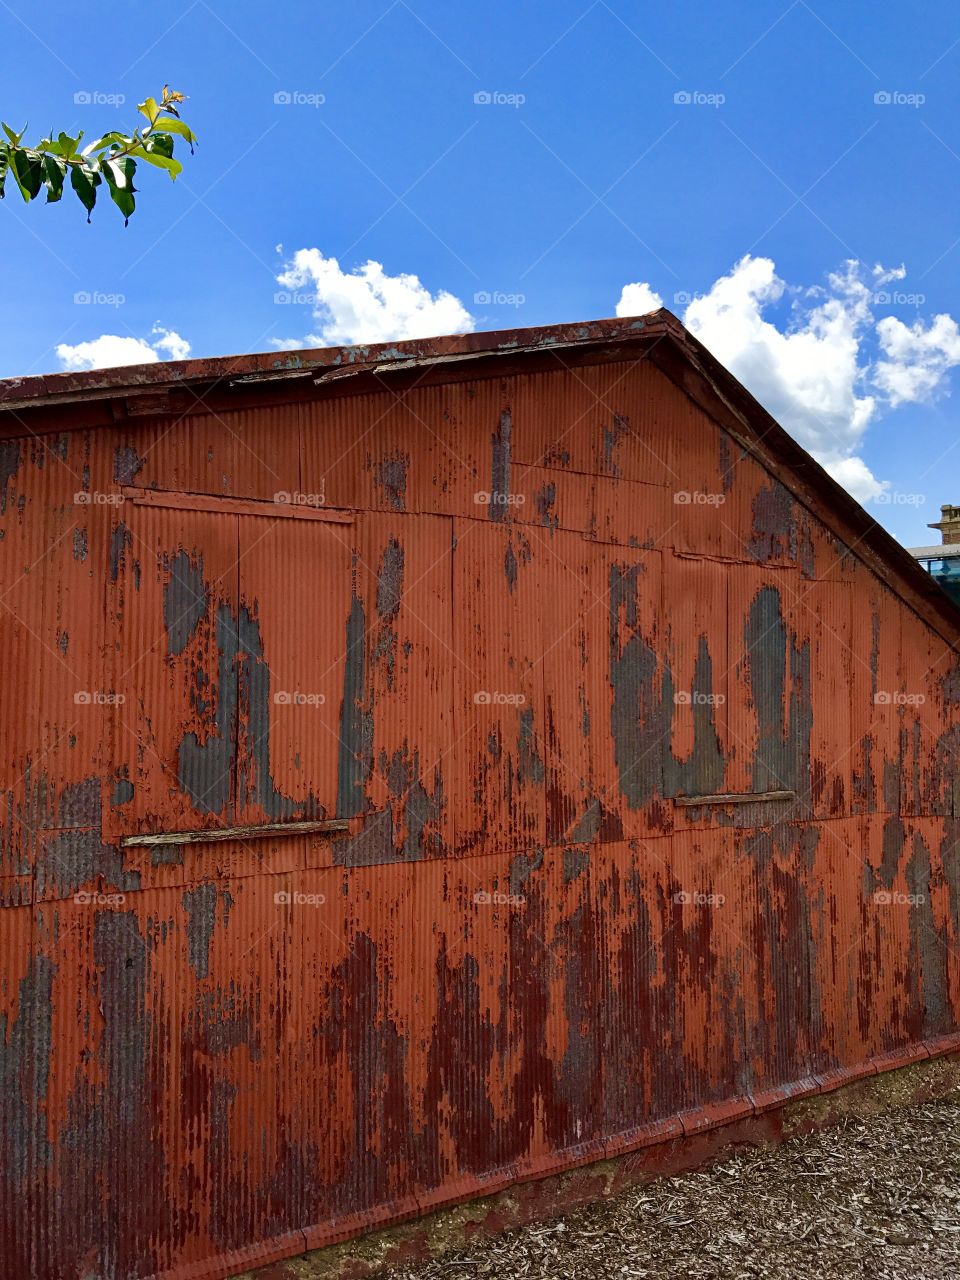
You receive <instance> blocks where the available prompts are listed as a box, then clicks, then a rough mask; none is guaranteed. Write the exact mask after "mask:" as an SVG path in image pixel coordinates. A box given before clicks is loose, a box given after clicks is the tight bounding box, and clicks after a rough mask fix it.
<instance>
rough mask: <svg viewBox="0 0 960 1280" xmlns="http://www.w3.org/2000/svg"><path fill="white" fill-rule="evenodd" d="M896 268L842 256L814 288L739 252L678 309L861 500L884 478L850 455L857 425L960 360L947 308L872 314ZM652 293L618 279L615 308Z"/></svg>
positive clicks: (913, 398)
mask: <svg viewBox="0 0 960 1280" xmlns="http://www.w3.org/2000/svg"><path fill="white" fill-rule="evenodd" d="M905 275H906V270H905V268H904V267H903V266H898V267H892V268H887V267H883V266H880V265H877V266H874V267H872V268H869V269H868V268H866V267H864V266H863V264H862V263H859V262H856V261H850V262H847V263H845V264H844V266H843V268H842V269H841V270H839V271H835V272H833V273H831V274H830V275H829V276H828V277H827V282H826V285H825V286H817V287H814V288H806V289H800V288H796V287H792V288H791V287H789V286H788V285H787V283H786V282H785V281H784V280H782V279H781V278H780V277H779V276H778V275H777V271H776V266H775V264H774V262H773V261H772V260H771V259H770V258H754V257H751V256H750V255H749V254H748V255H747V256H746V257H744V258H741V260H740V261H739V262H737V263H736V264H735V266H734V267H733V268H732V269H731V271H730V272H728V274H727V275H725V276H721V277H720V279H719V280H716V281H715V282H714V284H713V285H712V286H711V287H710V289H709V290H708V291H707V292H706V293H705V294H703V295H701V296H698V297H695V298H693V299H692V300H691V301H690V302H689V303H688V305H687V307H686V311H685V313H684V316H683V319H684V323H685V324H686V325H687V327H688V328H689V329H690V330H691V332H693V333H695V334H696V335H697V337H699V338H700V340H701V341H702V342H703V343H704V344H705V345H706V346H707V347H709V348H710V350H711V351H712V352H713V354H714V355H715V356H716V357H717V358H718V359H719V360H720V361H721V362H722V363H723V364H725V365H726V366H727V368H728V369H730V370H731V372H732V373H734V374H735V375H736V376H737V377H738V378H739V379H740V381H741V382H742V383H743V384H744V385H745V386H746V387H747V388H748V389H749V390H750V391H751V392H753V394H754V395H755V396H756V397H757V399H758V400H759V401H760V402H761V403H762V404H763V405H764V406H765V407H766V408H767V409H768V410H769V411H770V413H772V414H773V416H774V417H775V418H776V419H777V420H778V421H779V422H781V423H782V424H783V426H784V427H786V428H787V430H788V431H790V432H791V433H792V434H793V435H794V436H795V437H796V438H797V439H798V440H799V441H800V443H801V444H803V445H804V447H805V448H807V449H809V450H810V452H811V453H812V454H813V455H814V457H815V458H816V459H817V460H818V461H819V462H820V463H821V464H822V465H823V466H824V467H825V468H826V469H827V470H828V471H829V472H830V473H831V475H833V476H834V478H835V479H836V480H838V481H839V483H841V484H843V485H844V486H845V487H846V488H847V489H849V491H850V492H851V493H852V494H853V495H854V497H856V498H858V499H859V500H860V501H862V502H866V501H869V500H870V499H872V498H877V497H879V495H880V494H881V493H882V492H883V491H884V490H885V489H887V488H888V487H889V484H888V482H886V481H883V480H878V479H877V478H876V477H875V476H874V475H873V474H872V472H871V471H870V468H869V467H868V466H867V464H866V463H865V462H864V461H863V459H862V458H861V457H860V456H858V455H859V450H860V447H861V445H862V442H863V436H864V433H865V431H866V430H867V427H868V426H869V425H870V423H871V422H873V421H874V420H875V418H876V417H877V415H878V413H879V412H881V411H882V410H883V409H884V408H895V407H897V406H898V405H901V404H904V403H908V402H912V403H916V402H920V401H924V400H929V399H930V398H931V397H932V396H933V395H934V394H936V393H937V392H938V391H940V390H942V389H943V388H944V386H945V383H946V375H947V373H948V372H949V370H950V369H952V368H953V367H954V366H955V365H957V364H960V330H958V328H957V325H956V323H955V321H954V320H952V319H951V317H950V316H947V315H939V316H936V317H935V318H934V319H933V320H932V321H931V322H930V324H929V325H925V324H924V322H923V321H922V320H917V321H916V322H915V323H914V324H912V325H906V324H904V323H903V322H902V321H901V320H899V319H897V318H896V317H895V316H885V317H883V318H882V319H880V320H879V321H876V320H875V315H874V309H875V307H876V306H878V305H880V304H881V303H886V302H888V301H889V300H890V295H889V294H888V293H886V292H884V291H883V290H882V288H881V287H882V286H883V285H885V284H889V283H890V282H891V281H896V280H902V279H904V277H905ZM656 298H657V295H656V294H655V293H654V292H653V290H652V289H651V287H650V286H649V285H648V284H645V283H636V284H628V285H627V286H625V288H624V290H623V293H622V295H621V298H620V305H619V306H618V308H617V314H618V315H626V314H631V313H635V312H636V311H637V310H639V309H640V308H639V307H638V306H637V303H638V302H648V301H650V300H651V299H656ZM784 309H786V314H784ZM771 313H774V314H773V316H772V318H771ZM878 357H879V358H878Z"/></svg>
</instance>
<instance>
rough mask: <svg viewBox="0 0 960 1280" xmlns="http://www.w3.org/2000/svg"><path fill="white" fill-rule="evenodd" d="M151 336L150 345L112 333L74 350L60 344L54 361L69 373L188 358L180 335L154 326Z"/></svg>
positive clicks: (188, 351) (76, 346)
mask: <svg viewBox="0 0 960 1280" xmlns="http://www.w3.org/2000/svg"><path fill="white" fill-rule="evenodd" d="M152 332H153V334H157V335H159V336H158V337H157V339H156V341H154V342H153V343H150V342H148V341H147V340H146V338H131V337H121V336H120V335H118V334H115V333H103V334H101V335H100V337H99V338H92V339H91V340H90V341H89V342H78V343H76V345H74V346H71V345H70V344H69V343H66V342H61V343H59V344H58V345H57V359H58V360H59V361H60V363H61V365H62V366H63V368H64V369H66V370H68V371H69V372H77V371H80V370H83V369H116V368H119V367H120V366H121V365H129V364H156V363H157V361H158V360H160V359H171V360H186V358H187V356H188V355H189V354H190V343H189V342H187V341H186V339H185V338H181V337H180V335H179V333H176V332H175V331H174V330H173V329H164V328H162V327H161V326H160V325H154V327H153V331H152Z"/></svg>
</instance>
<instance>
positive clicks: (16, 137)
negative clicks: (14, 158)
mask: <svg viewBox="0 0 960 1280" xmlns="http://www.w3.org/2000/svg"><path fill="white" fill-rule="evenodd" d="M0 129H3V132H4V133H5V134H6V135H7V137H8V138H9V139H10V142H11V143H12V144H13V146H15V147H19V145H20V139H21V138H22V137H23V135H24V134H25V133H26V132H27V126H26V125H24V126H23V128H22V129H21V130H20V132H19V133H14V132H13V130H12V129H11V128H10V126H9V125H8V124H4V123H3V121H2V120H0Z"/></svg>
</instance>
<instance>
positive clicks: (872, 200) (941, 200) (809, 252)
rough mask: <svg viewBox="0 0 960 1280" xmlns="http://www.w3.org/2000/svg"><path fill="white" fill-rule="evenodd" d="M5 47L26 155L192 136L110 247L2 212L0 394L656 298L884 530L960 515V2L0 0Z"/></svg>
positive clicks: (18, 210)
mask: <svg viewBox="0 0 960 1280" xmlns="http://www.w3.org/2000/svg"><path fill="white" fill-rule="evenodd" d="M0 32H2V35H3V39H4V47H5V48H6V49H7V57H6V59H5V75H4V84H3V91H2V95H0V113H2V116H3V118H4V119H6V120H7V121H8V122H9V123H11V124H15V125H17V126H19V125H21V124H22V123H23V121H24V120H28V121H29V122H30V133H31V135H34V134H39V133H40V132H41V131H46V129H47V128H48V127H50V126H51V125H54V126H55V127H56V128H61V127H68V128H69V127H74V126H75V127H81V128H84V129H85V130H86V131H87V136H88V137H89V138H92V137H94V136H96V135H97V134H99V133H101V132H103V131H105V129H107V128H110V127H119V126H126V125H128V124H130V123H132V121H133V119H134V117H135V114H136V103H137V101H138V100H140V99H141V98H142V97H143V96H145V95H146V94H148V93H154V94H155V93H157V91H158V90H159V88H160V86H161V85H162V84H163V83H164V82H169V83H170V84H171V85H173V86H174V87H175V88H177V89H180V90H182V91H183V92H185V93H187V94H188V95H189V100H188V103H187V105H186V108H185V112H184V114H185V118H186V119H187V120H188V122H189V123H190V124H191V126H192V127H193V128H194V130H195V131H196V132H197V134H198V135H199V136H200V139H201V145H200V148H199V149H198V152H197V155H196V156H195V157H194V158H192V159H191V158H189V157H187V160H186V167H185V172H184V174H183V176H182V178H181V179H180V180H179V181H178V182H177V183H176V184H171V183H170V182H169V181H168V180H167V179H166V178H165V177H164V175H162V174H161V173H159V172H155V171H152V170H151V171H148V172H146V173H141V174H140V181H139V185H140V187H141V191H142V194H141V198H140V205H139V208H138V210H137V213H136V214H135V216H134V218H133V219H132V221H131V223H130V225H129V227H128V228H126V229H124V228H123V224H122V219H121V218H120V216H119V214H118V213H117V211H116V210H115V209H114V208H113V207H112V206H111V205H110V204H109V203H105V204H104V205H103V206H102V207H100V208H98V209H97V210H96V212H95V214H94V218H93V223H92V225H91V226H87V225H86V223H85V221H84V216H83V212H82V210H81V208H80V206H79V204H78V203H77V202H76V201H73V200H70V201H67V200H65V201H64V204H63V205H62V206H60V207H53V208H49V209H47V208H44V207H43V206H42V205H40V204H39V203H38V204H37V205H35V206H29V207H28V206H24V205H23V204H22V202H21V201H20V199H19V196H18V195H17V194H16V192H11V193H8V196H7V199H6V200H5V201H4V202H3V205H2V206H0V216H2V218H3V223H2V227H3V231H2V234H3V243H4V249H5V252H4V267H5V272H4V274H5V287H4V289H3V293H2V295H0V308H2V320H3V333H4V336H5V343H4V356H3V361H2V367H0V372H2V373H3V374H4V375H12V374H27V373H39V372H44V371H50V370H55V369H59V368H62V367H64V366H65V364H70V363H71V362H72V363H73V365H74V366H75V367H80V366H81V365H83V364H84V363H89V362H90V361H91V360H94V359H100V360H101V361H102V360H103V358H104V352H110V351H116V350H119V348H117V347H116V344H115V343H114V344H113V345H112V346H111V345H110V344H106V345H105V346H103V347H102V348H99V349H96V348H95V349H93V354H90V350H91V349H88V348H86V347H84V346H83V345H82V344H86V343H92V342H94V341H95V340H96V339H98V338H101V337H102V336H103V335H107V336H109V337H111V338H113V339H116V338H126V339H129V340H130V342H135V343H136V344H138V345H137V346H136V347H135V348H130V347H129V346H128V348H127V351H128V356H126V357H125V358H129V351H131V350H133V351H134V353H136V352H138V351H139V352H141V353H145V355H146V358H157V357H158V356H159V357H164V358H165V357H169V356H170V355H178V354H183V352H184V351H185V349H186V346H187V345H189V348H190V352H191V354H193V355H198V356H199V355H215V354H227V353H233V352H239V351H252V350H264V349H268V348H269V347H271V346H272V345H278V344H285V345H291V344H294V343H296V344H304V343H306V342H308V341H313V342H322V341H326V340H329V336H330V335H331V334H337V335H342V334H348V335H349V336H354V337H356V338H358V339H362V338H364V337H376V336H378V335H379V333H380V332H381V331H385V330H391V331H393V330H392V329H391V326H394V328H397V326H399V328H397V332H398V333H399V334H400V336H402V335H403V334H404V333H414V332H416V331H417V326H418V325H419V326H421V327H422V326H423V325H427V326H428V331H429V325H430V324H431V322H433V323H436V324H439V323H440V322H441V321H443V322H446V327H447V328H453V327H469V326H471V325H472V326H473V327H476V328H497V327H514V326H518V325H533V324H541V323H552V322H558V321H564V320H576V319H584V318H592V317H597V316H605V315H612V314H614V313H615V312H616V310H617V307H618V304H619V303H620V300H621V294H622V292H623V289H624V287H625V286H627V285H630V284H642V285H646V286H648V291H647V292H646V293H644V292H639V293H635V294H634V297H638V298H640V300H641V301H642V300H643V299H644V298H646V297H649V296H652V295H653V294H656V295H657V297H659V298H661V299H662V300H663V301H664V303H665V305H667V306H669V307H670V308H671V309H672V310H674V311H676V312H677V313H678V314H680V315H681V316H684V315H685V314H686V308H687V306H688V305H689V302H688V299H690V298H694V299H696V298H697V296H698V295H700V301H699V303H695V304H694V308H693V310H692V311H691V312H690V314H689V315H688V316H687V319H688V323H691V325H692V326H699V328H698V332H699V333H700V335H701V337H702V338H703V340H704V341H706V342H707V344H708V345H709V346H712V347H713V348H714V349H715V350H717V353H718V354H719V355H721V358H724V359H725V360H726V361H727V362H728V363H729V364H730V365H731V367H733V368H734V371H735V372H737V373H738V374H739V376H741V377H742V378H743V379H744V380H745V381H747V382H748V385H751V389H753V390H754V391H755V392H756V393H757V394H759V395H760V398H761V399H763V400H764V401H765V402H766V403H767V404H768V407H770V408H771V410H772V411H773V412H775V413H776V414H777V415H778V416H779V417H780V418H781V420H782V421H783V422H784V425H786V426H787V427H788V428H789V429H791V430H793V431H794V433H795V434H796V435H797V436H798V438H800V439H801V441H802V442H803V443H804V444H806V445H808V447H811V446H812V447H815V448H817V449H818V456H820V457H821V458H822V459H824V460H825V461H826V462H827V463H828V465H830V466H831V468H832V469H834V471H835V474H838V475H839V476H840V477H841V478H843V479H844V480H845V481H846V482H848V483H849V485H850V487H851V490H852V491H854V492H855V493H857V494H858V495H859V496H861V497H862V498H864V499H867V505H868V509H869V510H871V512H872V513H873V514H874V515H875V516H876V517H877V518H878V519H880V520H881V521H882V522H883V523H884V524H886V525H887V527H888V528H890V529H891V531H892V532H894V533H895V534H896V535H897V536H898V537H900V538H902V539H903V540H904V541H906V542H907V543H910V544H914V543H920V542H926V541H934V540H935V538H936V536H937V535H935V534H933V533H931V532H928V531H927V529H926V523H927V522H928V521H930V520H935V519H937V518H938V511H939V504H940V503H941V502H957V501H960V444H957V443H956V442H957V441H958V437H960V433H958V430H957V414H958V405H960V401H958V392H957V387H956V383H957V380H958V378H960V369H958V368H957V367H955V366H957V365H958V364H960V334H958V333H957V329H956V325H955V324H954V321H953V319H952V317H954V316H960V213H958V210H960V190H958V188H960V130H958V128H957V120H958V119H960V10H958V9H957V8H956V6H955V5H950V4H947V3H945V2H942V3H941V2H936V0H934V2H931V3H928V4H926V5H924V6H923V9H922V13H921V12H920V11H919V10H917V9H916V8H915V7H914V6H905V5H902V4H894V3H886V2H883V3H874V4H871V5H869V6H867V5H856V6H854V5H844V6H838V5H835V4H834V5H830V6H827V5H826V4H824V3H822V0H821V3H820V4H818V5H817V6H813V5H810V4H808V3H806V0H796V2H795V3H784V2H782V0H776V2H772V3H767V2H766V0H761V2H754V3H751V4H743V3H729V2H726V3H724V2H721V3H714V4H710V5H708V4H704V3H701V4H696V5H693V4H687V3H677V4H673V5H662V6H650V5H639V4H636V3H634V4H628V3H625V0H610V2H609V3H607V2H606V0H596V2H595V3H591V2H590V0H576V2H573V0H555V2H554V3H553V4H550V5H545V4H542V3H540V4H532V3H529V0H526V2H524V0H521V2H520V3H516V2H514V3H512V4H511V3H505V2H500V0H487V3H485V4H483V5H465V4H453V5H451V4H449V3H440V2H439V0H415V2H410V3H408V0H355V2H354V3H353V4H351V5H349V6H337V7H336V8H334V7H333V6H330V5H323V4H317V3H313V4H309V5H307V4H303V3H299V2H298V0H288V2H287V3H286V4H284V5H283V6H278V7H272V6H264V5H262V4H257V5H253V4H250V3H247V2H246V0H235V2H234V3H233V4H231V5H230V6H223V7H216V6H214V5H212V4H208V3H207V2H206V0H196V2H195V3H190V2H186V3H180V2H178V0H168V3H167V4H166V5H164V6H161V7H160V8H159V9H157V8H156V7H153V6H130V5H129V4H123V5H120V4H112V3H110V4H103V3H102V4H99V5H98V6H97V7H96V11H95V12H94V13H92V14H90V15H88V16H87V17H85V18H83V20H78V16H77V10H76V7H75V6H74V5H67V4H64V3H48V4H46V5H45V6H44V7H43V10H42V14H41V12H40V11H38V10H37V9H36V7H35V6H34V5H27V4H25V3H23V0H10V3H4V4H3V5H2V7H0ZM477 95H488V96H492V97H493V98H494V100H493V101H479V102H478V101H477V100H476V97H477ZM677 95H681V100H679V101H678V100H676V99H677ZM683 95H686V96H687V97H688V98H690V99H692V100H690V101H685V100H683ZM877 95H881V98H880V100H879V101H878V100H877ZM883 95H886V97H887V98H889V99H891V100H884V97H883ZM121 96H122V97H124V98H125V102H123V103H122V104H116V99H118V98H119V97H121ZM85 97H86V98H89V99H92V101H84V98H85ZM285 99H287V100H285ZM321 99H322V101H321ZM304 250H316V254H314V255H313V256H312V257H308V256H301V258H300V259H299V266H298V267H296V268H294V269H293V270H291V268H290V266H289V264H290V263H291V262H292V261H294V260H295V255H297V254H298V252H300V251H304ZM745 257H746V258H747V262H746V264H744V262H743V260H744V258H745ZM330 259H336V260H337V264H338V265H337V266H336V267H332V266H331V265H330ZM849 260H858V261H859V263H860V264H861V265H860V267H859V268H857V269H856V270H855V271H853V270H852V269H850V268H848V267H847V266H845V264H846V263H847V262H848V261H849ZM368 261H373V262H375V263H378V264H380V265H381V267H382V276H379V277H376V278H374V277H372V276H370V274H369V272H368V275H367V276H366V277H364V278H362V279H361V278H360V277H356V276H354V275H352V274H351V273H354V272H355V271H356V270H357V269H358V268H361V267H362V266H363V265H364V264H365V263H367V262H368ZM771 263H772V264H775V266H771V265H769V264H771ZM737 264H740V266H739V268H738V266H737ZM878 264H881V265H882V266H883V267H884V268H887V269H888V272H887V273H886V274H878V273H877V272H875V270H874V268H875V267H876V266H877V265H878ZM901 267H902V268H904V269H905V272H906V274H905V275H902V274H901V273H899V271H898V273H897V274H896V275H892V274H890V273H891V272H893V271H894V269H899V268H901ZM405 275H406V276H409V275H412V276H416V277H417V278H418V280H419V282H420V284H419V286H414V285H411V284H410V282H406V283H403V282H401V283H400V284H399V285H398V284H395V283H394V284H391V281H390V279H385V278H392V277H398V276H405ZM831 276H832V280H831ZM278 277H281V278H282V282H281V283H278ZM724 277H728V280H727V284H726V285H725V286H724V287H723V288H721V289H720V291H719V292H718V291H717V289H716V288H715V282H717V281H718V280H721V279H722V278H724ZM378 281H379V283H378ZM77 295H81V297H83V295H90V296H92V297H93V298H94V299H95V301H93V302H84V301H79V302H78V301H76V300H75V299H76V297H77ZM368 295H369V296H368ZM438 295H442V296H440V297H439V298H438ZM445 295H450V297H449V298H448V297H446V296H445ZM485 295H489V298H490V300H489V301H487V300H486V298H485ZM291 297H292V298H293V301H290V300H288V299H290V298H291ZM305 297H306V299H309V298H312V297H316V298H317V301H316V302H310V301H309V300H305ZM278 298H279V300H278ZM625 305H627V302H626V300H625ZM397 308H399V310H397ZM314 312H317V313H318V314H316V315H315V314H313V313H314ZM937 316H941V317H944V318H943V319H942V320H940V321H937V320H936V319H935V318H936V317H937ZM371 326H372V331H370V330H371ZM404 326H406V327H404ZM878 326H879V327H878ZM164 331H172V332H173V334H174V335H176V336H175V337H173V338H171V337H170V336H169V333H168V334H167V337H166V339H164V336H163V334H164ZM158 342H159V343H160V346H159V347H158V346H157V345H156V344H157V343H158ZM58 347H59V348H60V351H59V354H58ZM78 347H80V351H79V352H77V350H76V349H77V348H78ZM71 353H72V354H71ZM98 353H99V354H98ZM138 358H144V357H143V355H142V354H141V355H140V356H138ZM818 422H819V423H821V424H822V423H823V422H826V424H827V427H826V434H824V432H823V431H821V430H820V427H819V426H818ZM884 486H886V488H884Z"/></svg>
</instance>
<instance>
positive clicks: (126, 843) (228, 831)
mask: <svg viewBox="0 0 960 1280" xmlns="http://www.w3.org/2000/svg"><path fill="white" fill-rule="evenodd" d="M349 830H350V822H349V820H348V819H347V818H329V819H326V820H324V821H317V822H267V823H264V824H263V825H262V826H258V827H215V828H213V829H211V830H209V831H160V832H157V834H156V835H144V836H123V837H122V838H121V840H120V844H121V846H122V847H123V848H129V847H130V846H131V845H157V844H209V843H211V842H213V841H216V840H259V839H261V838H262V837H264V836H301V835H305V834H308V833H310V832H315V831H316V832H324V831H349Z"/></svg>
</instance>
